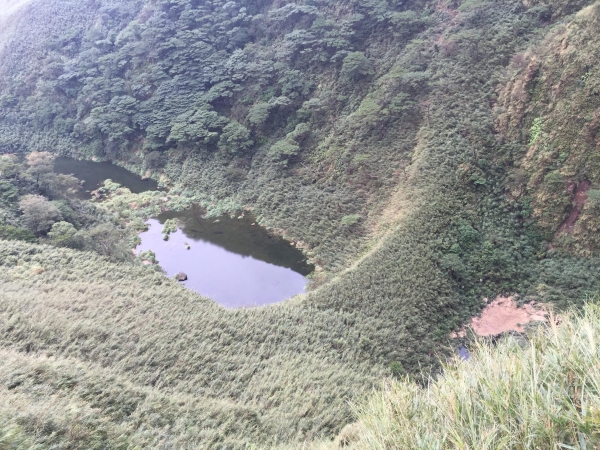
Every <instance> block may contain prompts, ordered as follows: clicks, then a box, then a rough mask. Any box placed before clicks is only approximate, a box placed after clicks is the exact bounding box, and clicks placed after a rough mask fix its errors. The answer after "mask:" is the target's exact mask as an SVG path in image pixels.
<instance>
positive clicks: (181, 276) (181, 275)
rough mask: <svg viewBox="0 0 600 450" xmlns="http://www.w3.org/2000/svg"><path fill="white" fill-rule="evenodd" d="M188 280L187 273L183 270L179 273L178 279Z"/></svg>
mask: <svg viewBox="0 0 600 450" xmlns="http://www.w3.org/2000/svg"><path fill="white" fill-rule="evenodd" d="M186 280H187V275H186V274H185V273H183V272H179V273H178V274H177V281H186Z"/></svg>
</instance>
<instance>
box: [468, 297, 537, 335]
mask: <svg viewBox="0 0 600 450" xmlns="http://www.w3.org/2000/svg"><path fill="white" fill-rule="evenodd" d="M533 321H544V322H545V321H546V310H545V308H544V307H543V306H538V305H536V304H535V303H530V304H527V305H524V306H522V307H520V308H519V307H517V303H516V302H515V300H514V298H513V297H497V298H496V299H495V300H494V301H493V302H491V303H490V304H489V305H487V306H486V307H485V308H484V310H483V312H482V313H481V316H480V317H473V319H471V327H472V328H473V331H474V332H475V334H477V335H478V336H495V335H497V334H500V333H504V332H506V331H519V332H522V331H524V329H523V325H525V324H527V323H529V322H533Z"/></svg>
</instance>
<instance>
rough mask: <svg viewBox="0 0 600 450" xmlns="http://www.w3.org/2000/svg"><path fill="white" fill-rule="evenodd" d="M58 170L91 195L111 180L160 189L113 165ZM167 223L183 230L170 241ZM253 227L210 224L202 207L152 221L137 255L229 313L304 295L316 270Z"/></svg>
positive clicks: (226, 220)
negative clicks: (150, 256)
mask: <svg viewBox="0 0 600 450" xmlns="http://www.w3.org/2000/svg"><path fill="white" fill-rule="evenodd" d="M55 171H56V172H58V173H65V174H69V173H74V174H75V175H76V176H77V178H79V179H83V180H85V184H84V190H87V191H91V190H94V189H97V188H98V187H99V186H100V185H101V184H102V182H103V181H104V180H105V179H107V178H110V179H111V180H113V181H115V182H117V183H119V184H121V185H123V186H125V187H127V188H129V189H130V190H131V191H132V192H136V193H139V192H144V191H148V190H155V189H157V184H156V182H155V181H153V180H142V179H141V178H140V177H139V176H138V175H136V174H134V173H132V172H129V171H128V170H126V169H123V168H121V167H118V166H115V165H113V164H111V163H109V162H101V163H98V162H92V161H78V160H74V159H71V158H57V160H56V165H55ZM86 195H89V194H86ZM167 219H177V221H178V229H177V231H176V232H174V233H171V235H170V238H169V240H168V241H165V240H164V239H163V235H162V229H163V224H164V222H165V221H166V220H167ZM253 222H254V219H253V218H252V217H251V216H249V215H245V217H244V218H242V219H231V218H230V217H228V216H224V217H220V218H219V219H204V218H202V210H201V209H200V208H198V207H192V208H190V209H188V210H185V211H182V212H173V211H170V212H166V213H164V214H161V215H159V216H158V217H157V218H153V219H150V220H149V221H148V222H147V223H148V225H149V228H148V231H147V232H144V233H141V234H140V238H141V240H142V242H141V244H140V245H139V246H138V247H137V249H136V252H141V251H147V250H152V251H153V252H154V253H155V254H156V259H157V260H158V263H159V264H160V266H161V267H162V268H163V269H164V271H165V272H166V273H167V275H168V276H170V277H171V276H174V275H176V274H177V273H179V272H184V273H185V274H186V275H187V276H188V280H187V281H185V282H183V283H184V284H185V285H186V287H188V288H190V289H193V290H195V291H196V292H198V293H200V294H202V295H204V296H207V297H209V298H212V299H213V300H215V301H216V302H217V303H219V304H220V305H222V306H224V307H226V308H239V307H252V306H260V305H267V304H271V303H277V302H280V301H283V300H285V299H287V298H290V297H292V296H294V295H296V294H300V293H302V292H304V290H305V288H306V278H305V276H306V275H308V274H309V273H310V272H311V271H312V269H313V267H312V266H310V265H308V264H307V263H306V262H305V260H304V256H303V254H302V252H300V250H298V249H296V248H295V247H293V246H291V245H290V243H289V242H287V241H285V240H284V239H281V238H279V237H276V236H272V235H270V234H269V232H268V231H267V230H265V229H264V228H262V227H259V226H257V225H252V223H253ZM188 246H189V249H188V248H187V247H188Z"/></svg>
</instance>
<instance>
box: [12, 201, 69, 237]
mask: <svg viewBox="0 0 600 450" xmlns="http://www.w3.org/2000/svg"><path fill="white" fill-rule="evenodd" d="M19 206H20V208H21V211H23V215H22V216H21V220H22V221H23V224H24V225H25V226H26V227H27V228H28V229H29V230H31V231H32V232H33V233H36V234H39V233H45V232H46V231H48V230H49V229H50V227H51V226H52V224H53V223H54V222H58V221H59V220H62V215H61V213H60V211H59V210H58V208H57V207H56V205H55V204H54V203H52V202H50V201H49V200H48V199H47V198H45V197H42V196H41V195H31V194H30V195H26V196H24V197H23V198H22V199H21V201H20V202H19Z"/></svg>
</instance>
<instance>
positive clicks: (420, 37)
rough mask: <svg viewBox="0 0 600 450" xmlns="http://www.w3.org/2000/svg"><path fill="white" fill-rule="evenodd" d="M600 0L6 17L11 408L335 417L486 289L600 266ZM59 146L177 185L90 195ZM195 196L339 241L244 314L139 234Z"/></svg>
mask: <svg viewBox="0 0 600 450" xmlns="http://www.w3.org/2000/svg"><path fill="white" fill-rule="evenodd" d="M590 3H592V2H591V1H589V2H588V1H584V0H582V1H579V0H559V1H553V2H546V1H543V0H535V1H526V2H522V1H517V0H499V1H487V0H480V1H479V0H477V1H476V0H466V1H437V2H436V1H395V0H367V1H365V0H362V1H358V0H340V1H335V2H334V1H331V0H304V1H302V0H298V1H296V2H280V1H275V0H247V1H238V2H235V1H220V0H216V1H198V0H147V1H146V0H141V1H131V0H125V1H111V0H90V1H83V2H82V1H74V0H31V1H30V2H22V4H20V8H17V9H15V10H14V11H13V12H12V13H11V16H10V19H11V23H12V24H14V25H13V26H12V27H11V29H10V31H5V32H4V33H3V34H0V39H1V42H2V47H1V49H0V51H1V52H2V53H1V54H0V152H2V154H3V155H2V157H1V159H0V239H1V240H0V256H1V258H0V265H1V266H2V269H3V270H2V271H1V273H0V279H1V280H2V283H3V286H5V287H6V289H4V290H3V291H2V294H0V295H2V296H3V298H2V302H0V335H1V336H2V338H1V341H0V346H1V348H2V349H1V352H2V354H3V358H5V359H6V360H7V361H9V364H6V365H4V367H3V368H1V369H0V380H3V384H2V385H1V386H0V389H3V391H2V393H3V394H5V398H9V399H10V400H9V403H8V405H9V406H8V407H6V408H4V409H0V426H1V427H4V423H6V424H7V425H6V427H7V428H6V429H7V430H9V431H10V433H12V432H13V431H14V433H16V434H15V436H16V435H19V436H21V435H22V438H23V440H24V441H23V442H29V439H32V440H33V441H35V442H38V443H41V444H43V445H47V446H51V445H59V444H64V445H66V446H71V447H73V448H90V447H93V446H94V445H97V446H98V448H102V446H104V447H106V446H123V447H124V448H125V447H127V446H135V445H137V446H140V447H142V448H144V447H146V448H147V447H159V446H167V445H171V446H175V447H179V448H182V447H186V446H187V447H214V448H248V447H247V446H249V445H256V446H271V445H273V446H274V445H291V446H294V445H296V444H298V443H299V442H304V441H306V442H309V441H317V440H319V439H331V438H332V437H333V436H334V435H335V434H336V433H338V432H339V431H340V430H341V429H342V428H343V427H344V426H345V425H347V424H348V423H349V422H351V421H352V420H353V416H352V412H351V409H350V407H349V404H348V401H349V400H350V401H355V400H356V399H358V398H360V397H361V396H362V395H364V394H365V393H367V392H369V391H370V390H371V389H372V387H373V386H374V385H376V384H377V383H378V381H379V380H380V379H381V378H382V377H383V376H386V375H387V376H397V377H402V376H404V375H406V374H411V375H417V377H418V376H420V375H418V374H420V373H425V374H428V373H429V371H430V370H432V371H433V373H436V371H437V370H438V368H439V361H440V358H442V359H443V358H444V357H445V355H447V354H449V353H451V352H452V346H453V345H454V344H452V343H450V342H449V336H450V334H451V332H453V331H456V330H458V329H460V328H461V327H462V326H463V324H464V323H465V322H466V321H467V320H468V319H469V318H470V317H471V316H472V315H474V314H477V313H478V312H479V311H480V310H481V307H482V304H483V303H484V302H485V299H491V298H494V297H495V296H497V295H499V294H517V295H518V296H519V298H520V301H521V302H524V301H530V300H538V301H544V302H550V303H553V304H554V305H557V306H558V307H564V306H568V305H572V304H573V303H576V302H578V301H580V300H581V299H583V298H585V295H586V293H588V292H593V291H595V290H597V289H598V285H599V283H598V282H599V278H598V273H599V270H600V259H599V258H598V255H597V250H598V248H599V247H598V244H597V242H596V241H597V232H598V226H597V224H598V223H600V222H598V218H599V217H600V209H599V207H598V204H599V203H598V198H600V194H598V193H599V192H600V184H599V183H600V179H598V173H600V172H598V170H599V169H598V163H597V161H598V158H597V153H598V136H600V134H599V133H598V130H600V116H599V111H600V109H599V108H600V96H598V86H600V84H599V83H600V78H599V73H600V72H599V67H600V65H599V62H600V61H599V60H600V54H599V53H598V48H600V46H599V45H598V43H599V36H598V29H599V27H598V24H599V22H600V13H599V8H598V5H597V3H596V4H594V5H591V6H588V4H590ZM0 5H1V3H0ZM55 155H63V156H67V155H68V156H74V157H77V158H84V159H94V160H110V161H113V162H114V163H115V164H119V165H121V166H124V167H127V168H129V169H130V170H132V171H134V172H136V173H138V174H140V175H143V176H148V177H153V178H155V179H156V180H158V181H159V183H160V184H161V185H162V186H164V187H167V188H168V189H169V191H168V202H166V203H164V204H163V197H164V196H165V194H164V193H160V192H146V193H142V194H132V193H131V192H129V191H128V190H127V189H124V188H122V187H120V186H118V185H116V184H115V183H112V182H110V181H107V182H106V183H105V185H104V187H103V188H102V192H101V193H100V194H101V196H102V198H103V201H102V202H91V201H89V200H81V199H78V198H75V196H74V195H73V193H74V192H76V191H77V190H78V189H79V181H78V180H77V179H75V178H73V177H69V176H63V177H61V176H59V175H57V174H55V173H54V172H53V170H52V164H51V161H52V159H53V158H54V156H55ZM191 203H198V204H200V205H201V206H202V207H203V208H204V209H205V210H206V212H207V214H208V215H215V216H216V215H219V214H221V213H224V212H225V213H233V212H238V211H241V210H244V209H246V210H251V211H253V213H254V214H255V215H256V216H257V221H258V222H259V223H260V224H262V225H264V226H267V227H269V228H270V229H271V230H272V231H273V232H276V233H278V234H281V235H283V236H284V237H286V238H287V239H289V240H290V241H292V242H294V243H295V244H296V245H297V246H298V247H300V248H302V249H303V251H304V252H305V254H306V255H307V257H308V258H309V260H310V262H312V263H314V264H315V265H316V267H317V269H316V271H315V273H314V274H313V275H312V289H311V291H310V292H309V293H308V294H307V295H304V296H300V297H298V298H295V299H293V300H291V301H289V302H285V303H283V304H281V305H276V306H272V307H265V308H258V309H254V310H238V311H227V310H223V309H221V308H218V307H217V306H216V305H215V304H214V303H213V302H211V301H209V300H207V299H203V298H201V297H199V296H197V295H195V294H193V293H191V292H187V291H185V290H184V289H183V288H182V287H180V286H177V285H176V283H175V282H173V281H172V280H168V279H166V278H164V277H163V276H162V275H161V274H160V273H158V272H157V271H156V268H155V267H144V266H142V265H141V262H140V261H139V259H135V258H133V257H132V255H131V254H130V248H131V247H130V246H131V245H132V244H134V243H135V233H136V232H138V231H140V230H142V229H143V227H144V219H146V218H147V217H149V216H150V215H152V214H156V212H157V211H159V210H160V208H162V207H164V206H166V207H170V208H183V207H186V206H189V205H190V204H191ZM119 250H121V251H119ZM123 250H124V251H123ZM128 311H129V312H128ZM56 380H59V381H56ZM40 389H46V391H45V392H50V393H51V395H53V396H54V397H52V398H55V399H56V400H55V403H53V404H52V405H50V403H49V402H50V400H49V398H50V397H48V396H43V395H42V396H38V395H37V393H38V392H39V390H40ZM49 405H50V406H52V407H50V406H49ZM156 405H162V406H161V407H160V408H158V407H156ZM207 405H208V406H207ZM71 407H73V408H75V409H77V411H84V412H81V413H76V412H71V413H69V411H75V409H72V408H71ZM48 411H50V412H48ZM53 416H55V417H63V418H64V419H61V420H58V419H53V418H52V417H53ZM3 421H4V422H3ZM40 424H42V425H43V426H42V425H40ZM2 429H3V428H0V430H2ZM75 429H76V430H80V433H81V435H80V438H78V437H77V436H78V435H77V433H73V432H72V430H75ZM11 430H12V431H11ZM15 430H16V431H15ZM15 439H16V438H15ZM19 439H20V438H19ZM15 442H16V441H15ZM92 444H93V445H92ZM78 446H79V447H78Z"/></svg>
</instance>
